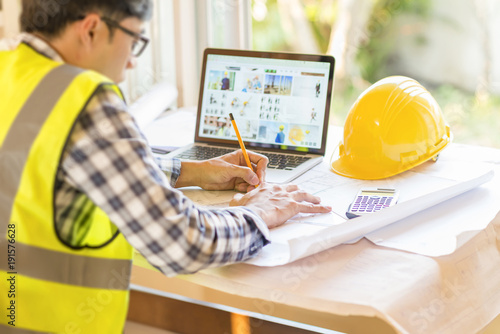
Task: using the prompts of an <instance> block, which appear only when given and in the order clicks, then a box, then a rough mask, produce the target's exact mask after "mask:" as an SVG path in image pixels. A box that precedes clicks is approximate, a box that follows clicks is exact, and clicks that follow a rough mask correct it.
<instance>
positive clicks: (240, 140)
mask: <svg viewBox="0 0 500 334" xmlns="http://www.w3.org/2000/svg"><path fill="white" fill-rule="evenodd" d="M229 118H231V123H232V124H233V128H234V132H236V137H238V142H239V143H240V147H241V151H243V156H244V157H245V161H246V162H247V166H248V168H250V169H251V170H253V168H252V164H251V163H250V158H249V157H248V153H247V150H246V148H245V144H244V143H243V140H242V139H241V135H240V132H239V131H238V127H237V126H236V122H235V120H234V117H233V114H232V113H229Z"/></svg>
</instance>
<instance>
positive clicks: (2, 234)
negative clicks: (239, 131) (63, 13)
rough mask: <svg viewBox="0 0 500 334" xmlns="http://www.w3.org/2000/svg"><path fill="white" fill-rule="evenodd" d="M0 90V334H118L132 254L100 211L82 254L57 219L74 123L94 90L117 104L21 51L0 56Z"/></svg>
mask: <svg viewBox="0 0 500 334" xmlns="http://www.w3.org/2000/svg"><path fill="white" fill-rule="evenodd" d="M0 82H1V83H2V84H1V85H2V86H1V89H0V332H1V333H38V332H42V333H46V332H49V333H122V332H123V326H124V323H125V319H126V313H127V307H128V287H129V279H130V271H131V263H132V262H131V259H132V254H133V251H132V247H131V246H130V245H129V244H128V242H127V241H126V240H125V238H124V237H123V235H122V234H120V233H119V232H118V230H117V228H116V227H115V225H113V224H112V223H111V222H110V220H109V218H108V217H107V216H106V214H105V213H104V212H103V211H102V210H100V209H99V208H97V207H95V209H94V210H93V211H92V214H91V215H90V216H89V217H88V222H89V224H87V225H86V226H87V229H86V230H84V231H81V230H80V231H77V233H79V234H81V235H82V236H83V243H82V244H81V246H80V247H70V246H67V245H65V244H64V243H63V242H62V241H61V240H60V238H59V237H58V232H57V231H56V229H55V219H54V185H55V179H56V174H57V170H58V167H59V164H60V161H61V156H62V153H63V150H64V147H65V144H66V142H67V140H68V136H69V135H70V132H71V129H72V128H73V126H74V123H75V120H76V119H77V117H78V115H79V114H80V113H81V111H82V110H83V109H84V108H85V106H86V104H87V103H88V101H89V100H90V99H91V97H92V96H93V94H94V93H95V92H96V89H97V88H98V87H100V86H102V85H106V86H108V87H109V89H113V90H114V91H116V92H117V94H119V95H120V97H122V95H121V93H120V91H119V89H118V88H117V86H116V85H114V84H113V83H111V82H110V80H109V79H107V78H105V77H104V76H102V75H100V74H97V73H95V72H92V71H83V70H81V69H78V68H76V67H73V66H69V65H65V64H61V63H58V62H55V61H53V60H51V59H48V58H46V57H45V56H43V55H41V54H39V53H38V52H36V51H35V50H33V49H32V48H31V47H29V46H28V45H26V44H20V45H19V47H18V48H17V49H16V50H14V51H5V52H0ZM88 226H90V228H88ZM13 325H15V326H13Z"/></svg>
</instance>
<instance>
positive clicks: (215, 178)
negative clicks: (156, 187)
mask: <svg viewBox="0 0 500 334" xmlns="http://www.w3.org/2000/svg"><path fill="white" fill-rule="evenodd" d="M247 153H248V157H249V158H250V162H251V163H252V168H253V171H252V170H250V168H248V167H247V166H246V162H245V157H244V156H243V152H242V151H241V150H237V151H234V152H232V153H228V154H226V155H223V156H220V157H217V158H213V159H209V160H205V161H201V162H196V161H184V162H182V168H181V174H180V176H179V179H178V180H177V184H176V187H185V186H199V187H201V188H203V189H205V190H230V189H234V190H238V191H242V192H245V191H251V190H253V189H255V187H256V186H257V185H258V184H260V183H262V182H264V178H265V174H266V166H267V163H268V162H269V160H268V159H267V158H266V157H265V156H263V155H260V154H257V153H254V152H251V151H247Z"/></svg>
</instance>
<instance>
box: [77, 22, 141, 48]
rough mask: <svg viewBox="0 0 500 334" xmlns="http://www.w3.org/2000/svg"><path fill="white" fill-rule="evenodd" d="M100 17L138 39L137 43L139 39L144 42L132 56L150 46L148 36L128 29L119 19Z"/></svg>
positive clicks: (109, 24) (111, 25)
mask: <svg viewBox="0 0 500 334" xmlns="http://www.w3.org/2000/svg"><path fill="white" fill-rule="evenodd" d="M84 18H85V16H83V15H80V16H78V17H77V18H76V19H77V20H83V19H84ZM100 18H101V20H102V21H104V23H106V24H107V25H108V26H110V27H114V28H118V29H120V30H121V31H123V32H124V33H126V34H127V35H129V36H132V37H134V38H135V39H136V43H137V41H141V42H142V46H141V47H140V48H139V51H137V52H135V53H132V56H134V57H136V58H137V57H139V56H140V55H141V54H142V52H143V51H144V50H145V49H146V47H147V46H148V44H149V38H147V37H146V36H144V35H142V34H139V33H136V32H134V31H132V30H130V29H127V28H125V27H123V26H122V25H121V24H120V23H118V22H117V21H115V20H113V19H110V18H107V17H105V16H101V17H100ZM133 49H134V47H132V51H133Z"/></svg>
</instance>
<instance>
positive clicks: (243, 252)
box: [62, 90, 268, 275]
mask: <svg viewBox="0 0 500 334" xmlns="http://www.w3.org/2000/svg"><path fill="white" fill-rule="evenodd" d="M125 110H126V106H125V105H124V103H123V101H121V100H120V99H119V98H118V96H116V95H115V94H114V93H113V92H111V91H108V90H103V91H101V92H99V93H98V94H96V95H95V97H94V98H93V99H92V100H91V101H90V103H89V105H88V107H87V109H86V110H85V111H84V112H83V113H82V115H81V117H80V118H79V120H78V121H77V124H76V126H75V129H74V131H73V132H72V134H71V138H70V141H69V143H68V147H67V148H66V151H65V153H64V159H63V163H62V168H63V169H64V172H65V175H66V178H67V181H68V182H69V183H70V184H72V185H73V186H74V187H75V188H77V189H78V190H80V191H82V192H83V193H85V194H86V195H87V196H88V197H89V198H90V199H91V200H92V201H93V202H94V203H95V204H96V205H97V206H99V207H100V208H101V209H103V210H104V211H105V212H106V213H107V214H108V216H109V217H110V219H111V221H112V222H113V223H114V224H115V225H116V226H117V227H118V228H119V230H120V231H121V232H122V233H123V235H124V236H125V237H126V238H127V240H128V241H129V242H130V244H131V245H132V246H133V247H134V248H136V249H137V250H138V251H139V252H141V253H142V254H143V255H144V256H145V257H146V258H147V259H148V261H149V262H151V263H152V264H153V265H155V266H156V267H158V268H160V269H161V270H162V271H163V272H164V273H165V274H167V275H175V274H178V273H192V272H196V271H198V270H200V269H202V268H205V267H207V266H220V265H223V264H228V263H233V262H237V261H243V260H245V259H247V258H249V257H251V256H253V255H255V254H256V253H257V252H258V251H259V250H260V249H261V248H262V247H263V246H264V245H265V244H266V243H267V242H268V241H267V239H266V237H265V236H264V235H265V234H266V233H267V232H268V231H267V227H266V225H265V223H264V222H263V221H262V219H261V218H260V217H259V216H258V215H256V214H255V213H254V212H253V211H251V210H249V209H245V208H242V207H237V208H229V209H227V210H207V209H200V208H198V207H197V206H196V205H194V204H193V203H192V202H191V201H190V200H189V199H188V198H187V197H185V196H184V195H183V194H182V193H181V192H180V191H178V190H176V189H173V188H172V186H171V183H175V181H176V180H177V178H178V177H179V173H180V168H179V167H180V166H179V164H178V162H175V161H174V162H173V163H172V170H171V171H170V173H169V174H167V175H169V178H168V177H167V175H166V174H165V173H163V172H162V171H161V170H160V169H159V167H158V166H157V164H156V163H155V161H154V158H153V156H152V154H151V151H150V149H149V147H148V145H147V143H146V140H145V139H144V137H143V136H142V135H141V133H140V131H139V129H138V128H137V126H136V124H135V122H134V121H133V119H132V117H131V116H130V115H129V114H128V113H127V112H126V111H125Z"/></svg>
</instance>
